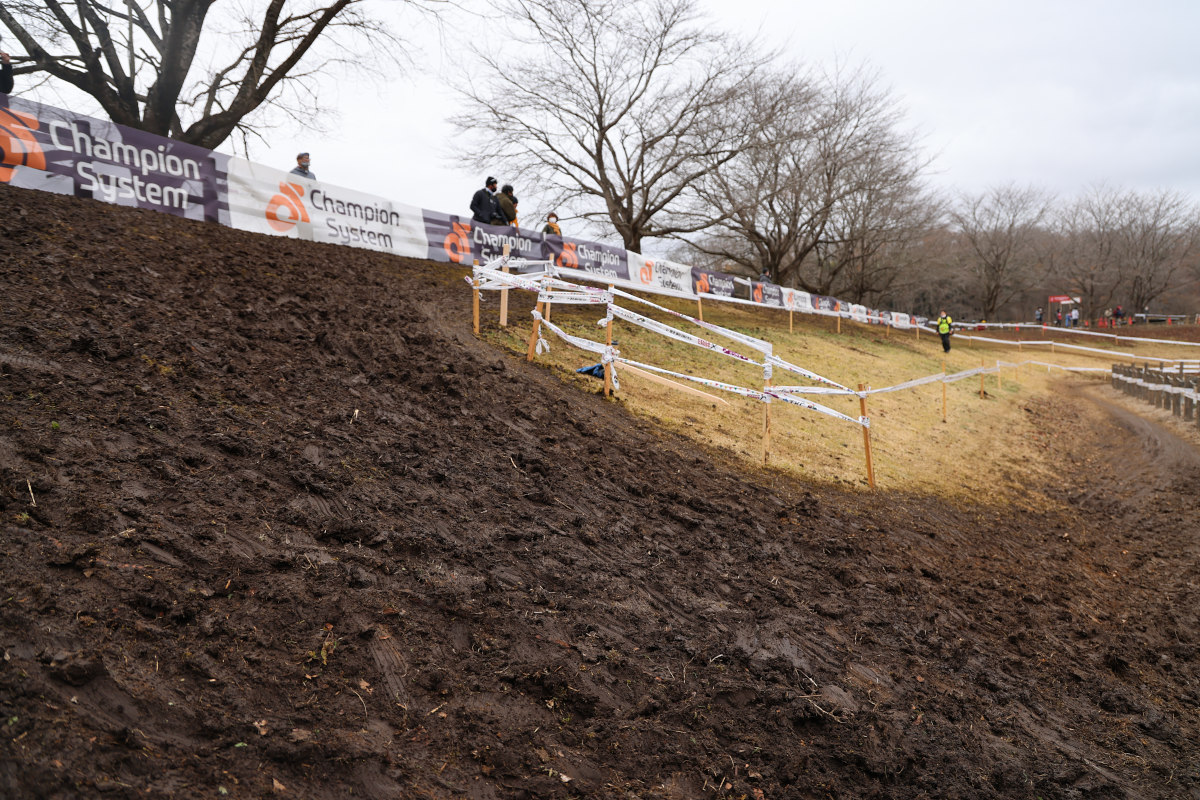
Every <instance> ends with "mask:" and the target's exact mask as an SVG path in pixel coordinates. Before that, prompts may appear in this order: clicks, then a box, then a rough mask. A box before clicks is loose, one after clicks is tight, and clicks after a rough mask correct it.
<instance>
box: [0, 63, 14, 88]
mask: <svg viewBox="0 0 1200 800" xmlns="http://www.w3.org/2000/svg"><path fill="white" fill-rule="evenodd" d="M12 90H13V71H12V61H10V60H9V58H8V53H0V94H12Z"/></svg>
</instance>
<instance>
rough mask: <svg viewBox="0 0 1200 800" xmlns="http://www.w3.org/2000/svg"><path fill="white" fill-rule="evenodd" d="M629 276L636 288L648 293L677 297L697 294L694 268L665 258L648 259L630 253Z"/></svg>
mask: <svg viewBox="0 0 1200 800" xmlns="http://www.w3.org/2000/svg"><path fill="white" fill-rule="evenodd" d="M629 275H630V277H631V278H632V280H631V281H630V282H631V283H632V284H633V285H634V286H636V287H637V288H639V289H643V290H645V291H648V292H653V293H656V294H672V295H677V296H694V295H695V294H696V283H695V281H694V280H692V268H691V267H689V266H687V265H685V264H677V263H675V262H674V261H668V260H667V259H663V258H659V259H654V258H646V257H645V256H642V255H639V254H638V253H634V252H630V253H629Z"/></svg>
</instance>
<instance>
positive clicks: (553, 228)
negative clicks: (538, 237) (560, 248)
mask: <svg viewBox="0 0 1200 800" xmlns="http://www.w3.org/2000/svg"><path fill="white" fill-rule="evenodd" d="M542 233H549V234H551V235H553V236H562V228H560V227H558V214H555V213H554V212H553V211H551V212H550V213H549V215H547V217H546V226H545V227H544V228H542Z"/></svg>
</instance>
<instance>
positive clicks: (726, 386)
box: [533, 310, 871, 428]
mask: <svg viewBox="0 0 1200 800" xmlns="http://www.w3.org/2000/svg"><path fill="white" fill-rule="evenodd" d="M533 317H534V319H537V320H540V321H541V324H542V325H543V326H545V327H546V328H548V329H549V330H550V331H552V332H553V333H554V334H555V335H556V336H558V337H559V338H561V339H562V340H563V341H564V342H567V343H568V344H570V345H573V346H575V347H578V348H579V349H581V350H585V351H587V352H590V353H598V354H601V355H602V356H603V357H604V362H603V363H612V365H613V370H612V380H613V387H614V388H616V389H619V388H620V383H619V381H618V378H617V370H616V365H617V364H629V365H630V366H633V367H637V368H639V369H644V370H647V371H650V372H656V373H658V374H660V375H670V376H671V377H674V378H680V379H682V380H686V381H691V382H692V383H698V384H700V385H701V386H707V387H709V388H711V389H719V390H721V391H725V392H730V393H732V394H737V395H741V396H742V397H748V398H750V399H752V400H759V401H761V402H765V403H769V402H771V400H772V399H776V400H782V401H784V402H785V403H791V404H792V405H797V406H801V407H802V408H807V409H809V410H810V411H816V412H819V413H821V414H825V415H827V416H830V417H834V418H836V419H840V420H845V421H846V422H853V423H854V424H856V425H862V426H863V427H868V428H869V427H870V426H871V421H870V419H869V418H867V417H851V416H848V415H846V414H843V413H842V412H840V411H837V410H835V409H832V408H829V407H828V406H823V405H821V404H820V403H814V402H812V401H809V400H803V399H801V398H798V397H790V396H788V395H785V394H782V393H779V392H776V391H774V389H768V390H766V391H760V390H758V389H748V388H746V387H744V386H736V385H734V384H732V383H725V382H724V381H715V380H712V379H710V378H700V377H697V376H695V375H688V374H686V373H683V372H675V371H673V370H669V369H664V368H662V367H658V366H655V365H653V364H647V363H645V362H642V361H634V360H633V359H629V358H621V357H620V351H619V350H617V349H616V348H613V347H609V346H607V345H604V344H601V343H600V342H593V341H591V340H589V339H584V338H582V337H580V336H572V335H571V334H569V333H567V332H566V331H564V330H563V329H562V328H560V327H558V326H557V325H555V324H553V323H551V322H547V321H546V320H545V319H543V318H542V315H541V314H539V313H538V312H537V311H536V310H535V311H534V312H533ZM542 344H543V342H542V340H540V339H539V342H538V352H542Z"/></svg>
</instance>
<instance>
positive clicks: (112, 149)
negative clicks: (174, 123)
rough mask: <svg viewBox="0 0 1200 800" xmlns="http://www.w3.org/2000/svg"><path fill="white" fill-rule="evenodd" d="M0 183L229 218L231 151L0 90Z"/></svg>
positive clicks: (214, 218) (206, 217)
mask: <svg viewBox="0 0 1200 800" xmlns="http://www.w3.org/2000/svg"><path fill="white" fill-rule="evenodd" d="M0 139H2V140H3V141H4V142H5V146H4V147H3V151H4V152H3V155H2V158H3V164H2V166H0V182H3V183H9V184H12V185H13V186H20V187H22V188H27V189H40V190H42V191H49V192H55V193H57V194H72V195H75V196H76V197H90V198H94V199H96V200H102V201H104V202H106V203H113V204H115V205H122V206H133V207H136V208H145V209H149V210H151V211H162V212H165V213H167V214H174V215H176V216H180V217H187V218H188V219H195V220H207V221H209V222H222V223H226V222H227V221H228V220H227V214H225V213H224V212H225V210H226V207H225V205H224V203H223V202H222V200H223V197H224V194H225V185H226V176H227V173H228V162H229V157H228V156H225V155H222V154H221V153H216V152H213V151H211V150H205V149H204V148H202V147H196V146H194V145H190V144H184V143H183V142H177V141H173V140H171V139H166V138H163V137H161V136H155V135H153V134H150V133H146V132H144V131H139V130H134V129H133V128H126V127H125V126H123V125H116V124H114V123H111V122H103V121H100V120H95V119H91V118H90V117H85V116H82V115H79V114H74V113H72V112H70V111H63V110H61V109H57V108H52V107H50V106H44V105H42V104H40V103H31V102H28V101H26V100H22V99H20V98H16V97H8V96H5V95H0Z"/></svg>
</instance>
